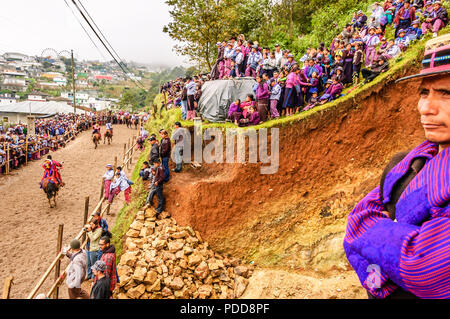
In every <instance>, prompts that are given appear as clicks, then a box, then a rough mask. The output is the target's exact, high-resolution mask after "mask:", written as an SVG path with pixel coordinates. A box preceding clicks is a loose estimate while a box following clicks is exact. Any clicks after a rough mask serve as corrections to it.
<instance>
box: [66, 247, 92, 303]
mask: <svg viewBox="0 0 450 319" xmlns="http://www.w3.org/2000/svg"><path fill="white" fill-rule="evenodd" d="M62 253H63V254H64V255H66V256H67V257H68V258H69V259H70V264H69V269H68V270H67V277H66V285H67V289H68V293H69V298H70V299H78V298H81V299H89V294H88V293H87V292H86V291H84V290H83V289H82V288H81V284H82V283H83V281H84V279H85V277H86V267H87V263H86V261H87V260H86V259H87V258H86V253H85V252H84V251H83V250H82V249H81V243H80V241H79V240H77V239H74V240H72V241H71V242H70V250H68V251H63V252H62ZM62 277H63V276H62Z"/></svg>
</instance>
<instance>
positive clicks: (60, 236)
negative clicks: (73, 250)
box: [53, 224, 64, 299]
mask: <svg viewBox="0 0 450 319" xmlns="http://www.w3.org/2000/svg"><path fill="white" fill-rule="evenodd" d="M63 231H64V224H59V227H58V243H57V245H56V255H59V253H60V252H61V249H62V241H63ZM60 270H61V259H60V260H58V261H57V263H56V266H55V281H57V280H58V279H59V275H60ZM58 294H59V288H58V287H56V289H55V291H54V292H53V299H58Z"/></svg>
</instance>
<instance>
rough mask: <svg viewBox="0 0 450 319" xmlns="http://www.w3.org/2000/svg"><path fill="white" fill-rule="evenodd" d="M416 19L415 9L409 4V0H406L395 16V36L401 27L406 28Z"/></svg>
mask: <svg viewBox="0 0 450 319" xmlns="http://www.w3.org/2000/svg"><path fill="white" fill-rule="evenodd" d="M415 19H416V9H415V8H414V7H413V6H411V4H410V2H409V0H406V1H405V3H404V4H403V7H401V8H400V9H399V10H398V11H397V14H396V16H395V19H394V23H395V24H396V25H397V27H396V28H395V36H398V34H399V31H400V30H401V29H405V30H406V29H408V28H409V27H410V26H411V23H412V22H413V21H414V20H415Z"/></svg>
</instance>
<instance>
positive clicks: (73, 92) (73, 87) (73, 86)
mask: <svg viewBox="0 0 450 319" xmlns="http://www.w3.org/2000/svg"><path fill="white" fill-rule="evenodd" d="M71 52H72V94H73V114H74V115H75V114H77V108H76V107H75V63H74V62H73V50H71Z"/></svg>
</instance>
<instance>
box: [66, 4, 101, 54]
mask: <svg viewBox="0 0 450 319" xmlns="http://www.w3.org/2000/svg"><path fill="white" fill-rule="evenodd" d="M64 2H65V3H66V5H67V7H68V8H69V9H70V11H71V12H72V14H73V16H74V17H75V19H76V20H77V21H78V23H79V24H80V26H81V27H82V28H83V30H84V32H85V33H86V35H87V36H88V38H89V40H91V42H92V44H93V45H94V46H95V48H96V49H97V51H98V53H100V55H101V56H102V58H103V60H105V61H106V58H105V56H104V55H103V53H102V51H100V49H99V48H98V46H97V44H95V42H94V40H92V38H91V36H90V35H89V32H87V30H86V29H85V27H84V26H83V24H82V23H81V21H80V20H79V19H78V17H77V15H76V14H75V12H74V11H73V9H72V8H71V7H70V6H69V4H68V3H67V1H66V0H64Z"/></svg>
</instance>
